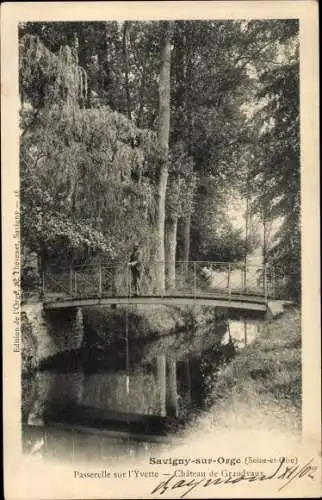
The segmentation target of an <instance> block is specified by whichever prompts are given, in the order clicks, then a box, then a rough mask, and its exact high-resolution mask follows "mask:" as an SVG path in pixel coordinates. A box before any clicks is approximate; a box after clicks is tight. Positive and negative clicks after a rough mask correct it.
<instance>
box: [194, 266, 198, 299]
mask: <svg viewBox="0 0 322 500" xmlns="http://www.w3.org/2000/svg"><path fill="white" fill-rule="evenodd" d="M193 289H194V298H196V297H197V271H196V262H194V263H193Z"/></svg>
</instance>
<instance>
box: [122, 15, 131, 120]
mask: <svg viewBox="0 0 322 500" xmlns="http://www.w3.org/2000/svg"><path fill="white" fill-rule="evenodd" d="M127 28H128V23H127V21H125V22H124V24H123V36H122V48H123V59H124V74H125V95H126V112H127V117H128V119H129V120H131V96H130V87H129V60H128V54H127V41H126V38H127Z"/></svg>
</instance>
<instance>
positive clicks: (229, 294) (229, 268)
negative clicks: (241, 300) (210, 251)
mask: <svg viewBox="0 0 322 500" xmlns="http://www.w3.org/2000/svg"><path fill="white" fill-rule="evenodd" d="M230 278H231V264H230V263H229V264H228V297H229V300H230V298H231V282H230Z"/></svg>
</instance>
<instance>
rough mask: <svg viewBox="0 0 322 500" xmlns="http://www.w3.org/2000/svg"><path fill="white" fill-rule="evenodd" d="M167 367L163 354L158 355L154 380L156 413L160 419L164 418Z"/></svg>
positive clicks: (165, 411) (165, 412)
mask: <svg viewBox="0 0 322 500" xmlns="http://www.w3.org/2000/svg"><path fill="white" fill-rule="evenodd" d="M166 370H167V365H166V357H165V354H159V355H158V356H157V357H156V359H155V378H156V384H157V402H156V404H157V412H158V415H160V416H161V417H165V416H166V414H167V410H166V395H167V371H166Z"/></svg>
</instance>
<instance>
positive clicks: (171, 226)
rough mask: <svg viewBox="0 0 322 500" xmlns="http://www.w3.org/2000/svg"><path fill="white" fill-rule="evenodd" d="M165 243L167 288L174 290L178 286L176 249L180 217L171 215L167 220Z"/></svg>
mask: <svg viewBox="0 0 322 500" xmlns="http://www.w3.org/2000/svg"><path fill="white" fill-rule="evenodd" d="M165 227H166V231H165V244H166V256H167V260H166V278H167V280H166V281H167V283H166V284H167V289H168V290H173V289H174V288H175V286H176V250H177V228H178V218H177V217H175V216H173V217H171V218H170V217H169V218H168V219H167V221H166V226H165Z"/></svg>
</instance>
